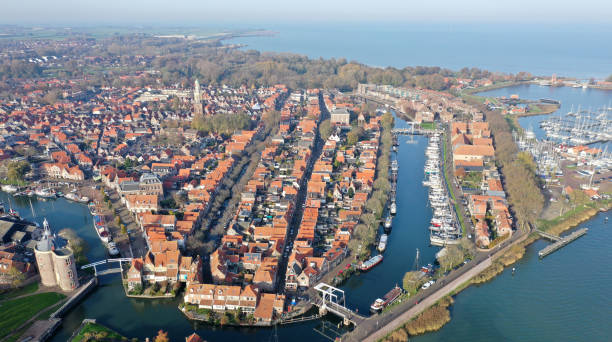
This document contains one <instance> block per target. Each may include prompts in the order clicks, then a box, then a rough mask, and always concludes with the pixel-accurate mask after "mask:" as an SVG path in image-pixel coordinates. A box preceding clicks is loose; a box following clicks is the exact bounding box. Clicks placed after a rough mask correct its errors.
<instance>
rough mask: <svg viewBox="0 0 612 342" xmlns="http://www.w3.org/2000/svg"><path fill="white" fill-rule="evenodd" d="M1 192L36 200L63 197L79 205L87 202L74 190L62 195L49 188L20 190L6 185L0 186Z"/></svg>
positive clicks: (87, 199)
mask: <svg viewBox="0 0 612 342" xmlns="http://www.w3.org/2000/svg"><path fill="white" fill-rule="evenodd" d="M1 189H2V191H4V192H7V193H9V194H13V195H14V196H26V197H38V198H43V199H46V198H58V197H64V198H66V199H68V200H71V201H74V202H80V203H87V202H89V198H88V197H86V196H79V195H78V194H77V193H76V191H77V190H76V189H74V190H72V191H71V192H69V193H67V194H64V193H62V192H61V191H55V190H54V189H53V188H51V187H37V188H24V189H20V188H18V187H16V186H14V185H11V184H6V185H2V187H1Z"/></svg>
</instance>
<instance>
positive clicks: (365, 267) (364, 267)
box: [359, 254, 383, 272]
mask: <svg viewBox="0 0 612 342" xmlns="http://www.w3.org/2000/svg"><path fill="white" fill-rule="evenodd" d="M381 261H383V255H382V254H377V255H375V256H373V257H371V258H370V259H368V260H366V261H364V262H363V263H362V264H361V266H359V269H360V270H361V271H364V272H365V271H369V270H370V269H371V268H372V267H374V266H376V265H378V264H379V263H380V262H381Z"/></svg>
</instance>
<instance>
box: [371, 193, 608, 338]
mask: <svg viewBox="0 0 612 342" xmlns="http://www.w3.org/2000/svg"><path fill="white" fill-rule="evenodd" d="M610 209H612V202H608V203H607V204H605V207H602V206H598V208H588V209H585V210H584V211H583V212H580V213H578V214H576V215H573V216H571V217H567V218H565V219H564V220H562V221H560V222H557V223H556V224H554V225H553V226H551V227H549V228H547V229H546V232H548V233H551V234H555V235H560V234H561V233H564V232H566V231H569V230H571V229H574V228H576V227H578V226H579V225H581V224H582V223H584V222H587V221H589V220H591V219H592V218H594V217H595V216H597V215H598V214H599V213H604V212H608V211H609V210H610ZM540 239H543V237H541V236H539V234H537V233H534V232H532V233H529V235H526V237H525V238H524V240H523V241H520V242H518V243H516V244H515V245H514V246H512V247H510V249H509V250H508V251H506V252H504V253H503V254H501V255H499V256H498V257H496V258H495V259H494V260H493V261H492V264H491V266H489V267H487V268H486V269H484V270H483V271H482V272H480V273H479V274H478V275H476V276H474V277H472V278H471V279H470V280H468V281H467V282H465V283H464V284H463V285H461V286H460V287H458V288H457V289H456V290H455V291H454V292H453V293H452V294H450V295H448V296H447V297H445V298H444V299H441V300H440V301H438V302H437V303H436V304H434V305H432V306H430V307H429V308H427V309H426V310H424V311H423V312H421V313H420V314H419V315H417V316H416V317H415V318H413V319H411V320H410V321H408V322H406V323H405V324H404V325H403V326H402V327H401V328H399V329H396V330H395V331H393V332H392V333H391V334H389V335H388V336H386V337H385V338H384V339H383V341H395V339H393V336H394V334H395V333H397V332H398V331H400V330H406V329H409V328H407V327H406V326H408V325H410V324H411V323H412V322H415V321H417V320H418V319H419V318H421V317H426V316H427V315H432V314H431V313H430V312H431V311H434V310H437V311H439V310H440V306H442V307H443V309H444V310H446V311H447V312H448V314H449V317H450V309H449V308H450V307H452V305H453V304H452V299H453V298H454V296H456V295H458V294H459V293H461V291H463V290H465V289H466V288H468V287H470V286H472V285H480V284H484V283H487V282H489V281H491V280H493V279H494V278H495V277H496V276H498V275H500V274H501V273H502V272H503V271H504V270H505V269H506V268H507V267H509V266H511V265H512V264H514V263H516V262H517V261H519V260H521V259H522V258H523V257H525V254H526V253H527V247H528V246H529V245H531V244H532V243H534V242H536V241H538V240H540ZM447 298H450V301H451V302H450V304H448V305H446V301H447V300H448V299H447ZM440 303H444V304H440ZM434 316H436V317H438V318H439V319H440V320H439V321H434V322H433V323H432V324H433V325H434V327H435V328H434V327H431V328H428V329H425V330H423V331H421V332H419V333H417V334H416V335H412V334H407V337H413V336H418V335H422V334H425V333H428V332H433V331H437V330H440V329H441V328H442V327H444V325H446V323H448V322H450V321H451V319H452V317H450V318H448V319H446V316H445V315H439V314H438V315H434ZM442 321H443V322H442ZM400 334H401V333H400ZM395 336H397V335H395Z"/></svg>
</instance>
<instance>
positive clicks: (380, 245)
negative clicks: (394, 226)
mask: <svg viewBox="0 0 612 342" xmlns="http://www.w3.org/2000/svg"><path fill="white" fill-rule="evenodd" d="M387 239H388V235H387V234H383V235H381V236H380V241H379V242H378V251H379V252H381V253H382V252H384V250H385V249H386V248H387Z"/></svg>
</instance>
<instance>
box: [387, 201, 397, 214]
mask: <svg viewBox="0 0 612 342" xmlns="http://www.w3.org/2000/svg"><path fill="white" fill-rule="evenodd" d="M389 212H390V213H391V215H395V213H396V212H397V205H396V204H395V202H393V203H391V207H390V208H389Z"/></svg>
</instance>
